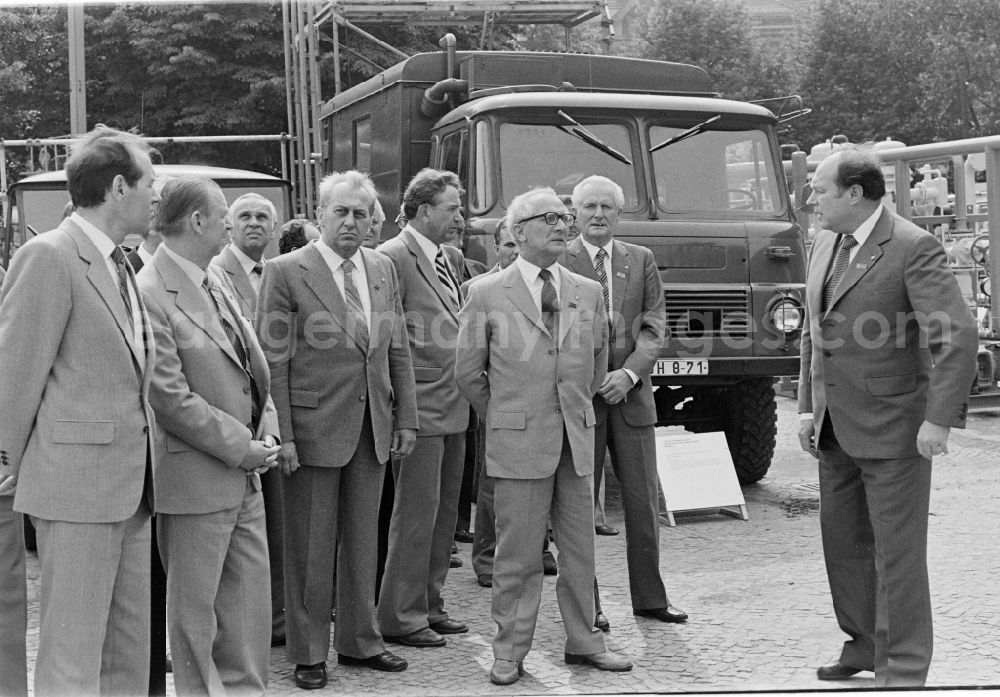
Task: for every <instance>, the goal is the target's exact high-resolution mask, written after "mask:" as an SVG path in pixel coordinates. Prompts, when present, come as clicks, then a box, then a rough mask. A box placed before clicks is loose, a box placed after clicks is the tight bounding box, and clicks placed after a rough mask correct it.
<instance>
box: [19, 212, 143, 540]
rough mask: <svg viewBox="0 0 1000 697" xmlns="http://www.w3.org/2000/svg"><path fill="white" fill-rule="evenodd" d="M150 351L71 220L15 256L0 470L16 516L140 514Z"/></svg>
mask: <svg viewBox="0 0 1000 697" xmlns="http://www.w3.org/2000/svg"><path fill="white" fill-rule="evenodd" d="M140 307H141V312H142V316H143V319H144V323H145V324H147V325H148V320H147V319H146V310H145V308H144V307H142V303H141V301H140ZM145 343H146V346H136V345H135V343H134V341H133V337H132V326H131V323H130V321H129V319H128V315H127V310H126V308H125V304H124V303H123V302H122V298H121V294H120V292H119V289H118V284H117V283H116V282H115V280H114V278H113V277H112V276H111V274H110V273H109V272H108V267H107V264H106V262H105V260H104V258H102V256H101V254H100V252H99V251H98V250H97V247H95V246H94V244H93V242H91V241H90V238H89V237H87V235H86V233H84V232H83V230H81V229H80V228H79V227H77V225H76V224H75V223H73V222H72V221H70V220H64V221H63V222H62V223H61V224H60V226H59V227H58V228H57V229H55V230H51V231H49V232H46V233H44V234H42V235H39V236H38V237H36V238H34V239H32V240H30V241H29V242H28V243H27V244H25V245H24V246H23V247H22V248H21V249H20V250H18V252H17V254H16V255H14V258H13V260H12V263H11V266H10V270H9V272H8V274H7V278H6V280H5V281H4V284H3V292H2V296H0V365H3V370H0V400H2V401H0V404H6V405H8V406H14V405H16V408H9V409H7V411H6V412H5V414H4V417H3V419H0V450H2V458H0V474H7V475H15V474H16V475H18V483H17V493H16V495H15V500H14V507H15V509H16V510H18V511H21V512H23V513H28V514H31V515H35V516H39V517H41V518H45V519H48V520H61V521H70V522H78V523H110V522H119V521H122V520H125V519H126V518H128V517H130V516H131V515H133V514H134V513H135V511H136V508H137V507H138V505H139V498H140V496H141V495H142V492H143V486H144V482H145V476H146V463H147V459H148V458H149V457H152V455H153V453H152V452H151V447H150V446H151V443H150V438H151V435H150V434H151V433H152V432H153V429H154V426H155V422H154V419H153V414H152V412H151V411H150V408H149V404H148V401H147V396H148V391H149V382H150V378H151V377H152V373H153V366H154V350H153V342H152V341H146V342H145ZM143 354H144V366H145V368H144V369H142V370H140V363H139V359H140V357H142V356H143ZM149 493H151V492H149ZM152 503H153V502H152V501H150V506H152Z"/></svg>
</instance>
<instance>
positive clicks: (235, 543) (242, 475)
mask: <svg viewBox="0 0 1000 697" xmlns="http://www.w3.org/2000/svg"><path fill="white" fill-rule="evenodd" d="M157 225H158V227H159V229H160V231H161V233H162V235H163V243H162V244H161V245H160V247H159V249H157V251H156V253H155V254H154V255H153V259H152V261H151V262H150V263H149V264H146V265H145V267H144V268H143V271H142V273H141V274H140V275H139V288H140V289H141V290H142V292H143V297H144V299H145V301H146V306H147V307H148V309H149V316H150V322H151V327H152V330H153V334H154V338H155V340H156V344H157V349H158V354H157V362H156V372H155V374H154V375H153V384H152V388H151V390H150V397H149V400H150V404H152V405H153V409H154V411H155V413H156V418H157V423H158V425H159V426H160V427H161V428H162V429H163V430H164V431H165V438H164V440H163V442H162V446H163V447H162V450H161V452H160V454H159V457H158V458H157V468H156V470H155V471H154V473H153V474H154V481H155V484H156V491H157V494H158V495H157V502H156V512H157V514H158V515H157V518H158V521H157V528H158V530H157V534H158V536H159V546H160V553H161V556H162V558H163V563H164V567H165V568H166V570H167V617H168V627H169V636H170V650H171V656H172V657H173V663H174V684H175V686H176V688H177V692H178V694H189V695H203V694H212V693H216V692H223V691H224V692H230V693H234V694H235V693H238V694H264V691H265V689H266V687H267V662H268V652H269V643H270V626H271V613H270V587H269V586H270V583H269V578H268V569H267V566H268V561H267V538H266V533H265V529H264V500H263V498H262V496H261V493H260V473H261V472H264V471H266V470H267V469H269V468H270V467H273V466H274V465H275V464H276V461H277V454H278V446H277V445H276V436H277V434H278V422H277V416H276V414H275V411H274V405H273V404H272V403H271V399H270V397H269V396H268V385H269V381H270V375H269V373H268V368H267V362H266V361H265V360H264V354H263V352H262V351H261V349H260V345H259V344H258V343H257V338H256V336H255V335H254V333H253V328H252V327H251V326H250V325H249V324H248V323H247V322H246V320H244V319H243V318H242V317H241V316H240V315H239V312H238V311H237V309H236V304H235V301H234V300H233V299H232V298H230V297H229V296H228V292H227V291H225V290H224V287H223V285H222V284H221V283H220V282H219V281H218V280H217V279H216V278H215V277H214V274H213V273H211V272H207V271H206V270H207V269H208V266H209V262H210V261H211V260H212V257H213V256H214V255H215V254H217V253H218V252H219V250H220V249H221V248H222V247H223V246H224V245H225V244H226V241H227V240H228V239H229V230H230V228H231V227H232V226H231V224H230V222H229V218H228V207H227V206H226V198H225V195H224V194H223V193H222V189H220V188H219V186H218V185H217V184H215V183H214V182H212V181H211V180H209V179H202V178H198V177H180V178H176V179H171V180H170V182H168V183H167V185H166V186H165V188H164V190H163V200H162V202H161V207H160V212H159V215H158V216H157ZM192 540H197V543H195V544H193V543H192Z"/></svg>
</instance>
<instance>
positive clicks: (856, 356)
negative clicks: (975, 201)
mask: <svg viewBox="0 0 1000 697" xmlns="http://www.w3.org/2000/svg"><path fill="white" fill-rule="evenodd" d="M836 247H837V235H835V234H834V233H832V232H829V231H826V230H823V231H820V232H819V233H818V234H817V235H816V239H815V241H814V242H813V249H812V253H811V255H810V259H809V272H808V277H807V283H806V317H807V320H808V325H807V328H806V331H804V332H803V335H802V342H801V347H802V372H801V376H800V386H799V411H800V412H803V413H808V412H812V414H813V421H814V424H815V426H816V433H817V434H819V433H820V432H821V429H822V427H823V423H824V421H825V419H826V418H828V417H832V418H833V424H834V428H835V430H836V434H837V440H838V441H839V442H840V445H841V447H842V448H843V449H844V451H845V452H846V453H848V454H849V455H851V456H854V457H870V458H880V459H890V458H907V457H916V456H917V455H918V454H919V453H918V452H917V431H918V430H919V429H920V425H921V424H922V423H923V422H924V421H925V420H926V421H930V422H931V423H935V424H939V425H942V426H954V427H958V428H964V427H965V417H966V409H967V406H968V399H969V391H970V389H971V387H972V380H973V378H974V377H975V374H976V352H977V344H978V337H977V330H976V324H975V321H974V320H973V318H972V314H971V313H970V311H969V308H968V307H967V305H966V303H965V300H964V299H963V298H962V294H961V292H960V290H959V288H958V283H957V282H956V281H955V276H954V274H952V272H951V269H950V268H949V266H948V261H947V257H946V255H945V252H944V249H943V248H942V247H941V243H940V242H938V240H937V239H936V238H935V237H934V236H933V235H931V234H929V233H927V232H925V231H924V230H922V229H920V228H919V227H917V226H916V225H914V224H912V223H910V222H909V221H907V220H904V219H903V218H901V217H899V216H898V215H896V214H894V213H892V212H891V211H889V210H888V209H883V210H882V213H881V215H880V216H879V218H878V221H877V223H876V225H875V228H874V230H873V231H872V233H871V235H870V236H869V237H868V239H867V240H866V241H865V243H864V244H863V245H861V246H860V247H859V248H858V250H857V254H856V256H855V257H854V260H853V261H852V263H851V265H850V266H849V267H848V269H847V272H846V273H845V274H844V276H843V278H842V280H841V282H840V284H839V285H838V286H837V290H836V292H835V293H834V295H833V299H832V300H831V303H830V307H829V308H827V310H826V312H824V311H823V309H822V302H823V286H824V283H825V280H826V276H827V272H828V270H829V268H830V265H831V263H832V260H833V255H834V254H835V251H836Z"/></svg>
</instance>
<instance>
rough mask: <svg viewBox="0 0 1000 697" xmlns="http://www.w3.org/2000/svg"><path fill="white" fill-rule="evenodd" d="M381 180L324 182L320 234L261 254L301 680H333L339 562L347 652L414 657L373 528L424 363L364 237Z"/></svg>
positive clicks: (382, 665) (289, 624)
mask: <svg viewBox="0 0 1000 697" xmlns="http://www.w3.org/2000/svg"><path fill="white" fill-rule="evenodd" d="M374 203H375V187H374V185H373V184H372V182H371V180H370V179H369V178H368V177H367V176H366V175H365V174H363V173H361V172H357V171H353V170H352V171H349V172H335V173H333V174H330V175H328V176H327V177H326V178H325V179H324V180H323V182H322V183H321V184H320V189H319V204H320V231H321V232H320V239H318V240H316V241H315V242H313V243H311V244H307V245H306V246H305V247H302V248H300V249H296V250H295V251H293V252H289V253H288V254H282V255H280V256H278V257H275V258H274V259H272V260H271V261H270V262H268V264H267V265H266V266H265V268H264V277H263V279H262V281H261V292H260V302H259V304H258V306H257V320H256V328H257V333H258V336H260V339H261V344H262V345H263V346H264V348H265V351H266V352H267V359H268V363H269V365H270V367H271V386H272V395H273V397H274V403H275V406H276V407H277V409H278V419H279V423H280V425H281V438H282V443H281V455H280V456H279V463H280V467H281V471H282V474H283V475H284V479H283V482H282V483H283V487H282V495H283V500H284V508H285V520H284V532H285V536H284V541H285V626H286V634H287V644H286V649H285V650H286V654H287V656H288V659H289V660H290V661H291V662H292V663H294V664H295V671H294V676H295V684H296V685H297V686H298V687H300V688H301V689H304V690H314V689H321V688H323V687H325V686H326V684H327V671H326V657H327V654H328V652H329V649H330V599H331V597H332V595H333V588H332V585H333V569H334V562H335V561H336V569H337V580H336V584H337V622H336V626H335V630H334V649H335V650H336V651H337V662H338V663H340V664H342V665H349V666H359V667H365V668H370V669H372V670H379V671H387V672H395V671H400V670H405V669H406V667H407V663H406V661H404V660H403V659H402V658H400V657H398V656H396V655H394V654H392V653H390V652H388V651H386V650H385V645H384V644H383V641H382V637H381V635H380V634H379V632H378V628H377V627H376V625H375V558H376V540H375V529H376V521H377V517H378V505H379V498H380V497H381V493H382V480H383V477H384V476H385V466H386V462H387V461H388V460H389V458H390V456H394V457H403V456H405V455H407V454H409V453H410V451H411V450H412V449H413V443H414V441H415V440H416V428H417V410H416V401H415V398H414V384H413V367H412V365H411V363H410V352H409V349H408V348H407V345H406V338H405V331H406V330H405V326H404V319H403V308H402V305H401V303H400V299H399V286H398V284H397V281H396V274H395V271H394V269H393V267H392V263H391V262H390V261H389V260H388V259H386V258H385V257H384V256H382V255H381V254H379V253H378V252H374V251H372V250H370V249H367V248H364V247H362V246H361V242H362V240H363V238H364V233H365V230H366V229H367V228H368V225H369V222H370V221H371V214H372V207H373V206H374Z"/></svg>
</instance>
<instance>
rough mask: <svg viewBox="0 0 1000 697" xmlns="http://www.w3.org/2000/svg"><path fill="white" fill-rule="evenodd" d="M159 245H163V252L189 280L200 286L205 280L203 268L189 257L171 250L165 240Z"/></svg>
mask: <svg viewBox="0 0 1000 697" xmlns="http://www.w3.org/2000/svg"><path fill="white" fill-rule="evenodd" d="M160 246H161V247H163V252H164V254H166V255H167V256H168V257H170V258H171V259H173V260H174V262H175V263H176V264H177V265H178V266H179V267H181V271H183V272H184V274H185V275H186V276H187V277H188V278H190V279H191V282H192V283H194V284H195V285H196V286H198V287H199V288H200V287H201V285H202V284H203V283H204V282H205V276H206V273H205V269H203V268H201V267H200V266H198V265H197V264H195V263H194V262H193V261H191V260H190V259H185V258H184V257H182V256H181V255H180V254H178V253H177V252H175V251H174V250H172V249H171V248H170V246H169V245H168V244H167V242H166V241H165V240H164V241H163V242H161V243H160Z"/></svg>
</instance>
